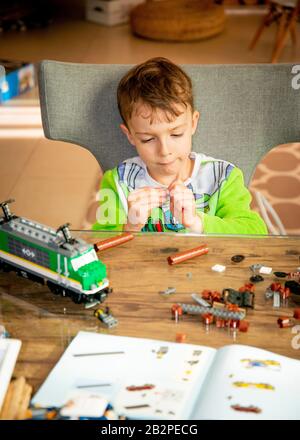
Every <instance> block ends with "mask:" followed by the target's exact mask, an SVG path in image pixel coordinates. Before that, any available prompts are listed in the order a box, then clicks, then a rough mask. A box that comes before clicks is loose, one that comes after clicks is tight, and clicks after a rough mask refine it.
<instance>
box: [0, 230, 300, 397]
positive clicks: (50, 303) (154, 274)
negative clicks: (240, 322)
mask: <svg viewBox="0 0 300 440" xmlns="http://www.w3.org/2000/svg"><path fill="white" fill-rule="evenodd" d="M76 234H77V235H79V236H81V237H82V238H85V239H86V240H88V241H91V242H96V241H99V240H101V239H105V238H107V237H108V236H111V235H114V234H108V233H92V232H86V231H85V232H82V233H79V232H77V233H75V234H74V235H76ZM202 243H207V244H208V246H209V253H208V254H207V255H204V256H201V257H197V258H194V259H191V260H188V261H186V262H184V263H181V264H179V265H177V266H169V265H168V264H167V257H168V256H169V255H170V254H173V253H174V252H177V251H182V250H185V249H189V248H193V247H196V246H198V245H200V244H202ZM235 254H243V255H245V257H246V258H245V260H244V261H242V262H241V263H233V262H232V261H231V257H232V256H233V255H235ZM98 256H99V258H100V259H101V260H102V261H103V262H104V263H105V264H106V265H107V269H108V275H109V279H110V284H111V287H113V293H112V294H111V295H110V296H109V297H108V299H107V300H106V302H105V304H106V305H108V306H109V307H110V308H111V311H112V313H113V315H114V316H115V317H116V318H117V319H118V320H119V324H118V326H117V327H116V328H114V329H111V330H107V329H106V328H105V327H104V326H103V324H102V323H100V322H99V321H98V320H97V319H96V318H95V317H94V315H93V309H85V308H84V305H82V304H79V305H77V304H74V303H73V302H72V301H71V300H70V299H69V298H62V297H57V296H55V295H53V294H52V293H51V292H50V291H49V290H48V288H47V287H46V286H40V285H37V284H35V283H33V282H31V281H28V280H25V279H21V278H18V277H17V276H16V275H14V274H12V273H11V274H0V322H2V323H3V324H4V325H5V327H6V328H7V330H8V331H9V332H10V334H11V336H12V337H14V338H19V339H21V340H22V343H23V344H22V349H21V352H20V355H19V358H18V362H17V365H16V368H15V372H14V374H15V375H16V376H21V375H24V376H25V377H26V378H27V381H28V383H29V384H30V385H33V387H34V391H36V390H37V388H38V387H39V386H40V385H41V383H42V382H43V381H44V380H45V378H46V376H47V375H48V373H49V372H50V370H51V369H52V367H53V366H54V365H55V363H56V362H57V361H58V359H59V358H60V356H61V355H62V353H63V351H64V350H65V348H66V347H67V345H68V344H69V342H70V341H71V339H72V337H73V336H74V335H76V333H77V332H78V331H80V330H85V331H91V332H99V333H108V334H113V335H123V336H134V337H142V338H153V339H161V340H168V341H175V336H176V333H178V332H182V333H186V335H187V340H186V342H187V343H192V344H200V345H206V346H211V347H216V348H217V347H221V346H223V345H227V344H232V343H239V344H246V345H252V346H256V347H261V348H264V349H267V350H270V351H274V352H276V353H279V354H283V355H286V356H289V357H293V358H296V359H300V349H298V350H297V349H294V348H292V339H293V337H295V334H293V333H292V329H291V328H287V329H279V328H278V326H277V318H278V317H279V316H281V315H285V314H287V315H290V316H292V314H293V307H295V304H294V303H293V302H290V306H289V308H280V309H273V307H272V306H273V302H272V300H269V301H266V300H265V297H264V292H265V289H266V288H267V287H268V286H269V285H270V283H271V282H272V281H273V280H274V276H272V275H266V276H265V280H264V281H263V282H261V283H259V284H257V286H256V298H255V301H256V302H255V310H253V311H252V310H249V311H248V313H247V317H246V319H247V320H248V321H249V322H250V328H249V331H248V332H247V333H237V336H236V340H235V341H234V339H233V333H232V331H231V332H230V331H229V330H228V329H217V328H216V327H215V326H212V327H211V329H210V330H209V332H208V333H207V332H206V329H205V326H204V324H202V322H201V320H200V317H199V316H191V315H184V316H183V317H182V319H181V320H180V321H179V323H178V324H176V323H175V322H174V321H173V320H172V319H171V313H170V309H171V306H172V304H174V303H176V302H185V303H191V304H192V303H193V300H192V299H191V293H192V292H198V293H201V291H202V290H203V289H211V290H219V291H222V289H223V288H226V287H232V288H235V289H238V288H239V287H240V286H242V285H243V284H244V283H245V282H248V281H249V277H250V275H251V271H250V269H249V266H250V265H252V264H256V263H261V264H263V265H266V266H271V267H272V268H273V270H274V271H276V270H279V271H285V272H290V271H295V269H296V268H297V267H299V266H300V260H299V256H300V237H293V238H292V237H249V236H243V237H236V236H230V237H229V236H226V237H224V236H223V237H220V236H219V237H218V236H210V237H204V236H187V235H175V234H174V235H172V234H170V235H169V234H165V233H164V234H157V233H156V234H151V233H145V234H136V236H135V238H134V240H132V241H130V242H127V243H126V244H123V245H121V246H119V247H116V248H112V249H109V250H106V251H103V252H102V253H98ZM217 263H218V264H223V265H225V266H226V267H227V268H226V271H225V272H224V273H221V274H219V273H216V272H213V271H212V270H211V267H212V266H213V265H214V264H217ZM167 287H175V288H176V293H175V294H174V295H170V296H168V297H165V296H162V295H161V294H159V291H162V290H164V289H166V288H167ZM298 307H300V304H299V305H298ZM94 309H95V307H94ZM298 324H300V321H299V322H298Z"/></svg>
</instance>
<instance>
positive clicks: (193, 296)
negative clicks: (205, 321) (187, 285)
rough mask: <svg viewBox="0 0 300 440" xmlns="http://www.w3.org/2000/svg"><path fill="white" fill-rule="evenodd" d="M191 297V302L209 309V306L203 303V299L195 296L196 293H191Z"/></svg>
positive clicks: (205, 302)
mask: <svg viewBox="0 0 300 440" xmlns="http://www.w3.org/2000/svg"><path fill="white" fill-rule="evenodd" d="M191 296H192V298H193V300H194V301H196V303H197V304H199V305H200V306H203V307H211V305H210V304H209V303H208V302H207V301H205V299H204V298H201V297H200V296H199V295H197V293H192V295H191Z"/></svg>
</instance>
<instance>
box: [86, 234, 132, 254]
mask: <svg viewBox="0 0 300 440" xmlns="http://www.w3.org/2000/svg"><path fill="white" fill-rule="evenodd" d="M133 238H134V235H132V234H130V233H129V232H124V233H123V234H120V235H117V236H116V237H112V238H107V239H106V240H103V241H99V242H98V243H95V244H94V249H95V251H96V252H100V251H104V250H105V249H109V248H111V247H115V246H119V245H120V244H123V243H126V242H127V241H129V240H132V239H133Z"/></svg>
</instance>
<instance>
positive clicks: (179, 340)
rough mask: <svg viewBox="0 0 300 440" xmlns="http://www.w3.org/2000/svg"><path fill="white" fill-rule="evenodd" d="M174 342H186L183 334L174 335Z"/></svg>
mask: <svg viewBox="0 0 300 440" xmlns="http://www.w3.org/2000/svg"><path fill="white" fill-rule="evenodd" d="M175 340H176V342H184V341H185V340H186V334H185V333H176V339H175Z"/></svg>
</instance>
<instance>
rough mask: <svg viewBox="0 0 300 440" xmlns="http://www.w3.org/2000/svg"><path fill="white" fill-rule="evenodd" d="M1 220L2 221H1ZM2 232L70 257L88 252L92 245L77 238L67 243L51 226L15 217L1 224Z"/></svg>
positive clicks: (60, 233)
mask: <svg viewBox="0 0 300 440" xmlns="http://www.w3.org/2000/svg"><path fill="white" fill-rule="evenodd" d="M0 220H1V219H0ZM0 230H3V231H6V232H9V233H13V234H14V235H16V236H18V237H20V238H23V239H25V240H29V241H31V242H33V243H36V244H38V245H39V246H43V247H47V248H49V249H51V250H52V251H53V250H56V251H57V252H59V253H62V254H64V255H66V256H68V257H75V256H77V255H78V254H82V253H83V252H85V251H87V250H88V249H89V248H90V247H91V245H90V244H88V243H86V242H85V241H84V240H82V239H80V238H76V239H74V240H73V242H72V243H67V242H66V241H65V239H64V236H63V234H62V232H61V231H59V232H57V231H56V230H55V229H53V228H50V227H49V226H45V225H42V224H41V223H38V222H35V221H32V220H28V219H26V218H24V217H17V216H14V217H13V218H12V219H11V220H9V221H8V222H4V223H1V221H0Z"/></svg>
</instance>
